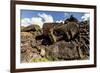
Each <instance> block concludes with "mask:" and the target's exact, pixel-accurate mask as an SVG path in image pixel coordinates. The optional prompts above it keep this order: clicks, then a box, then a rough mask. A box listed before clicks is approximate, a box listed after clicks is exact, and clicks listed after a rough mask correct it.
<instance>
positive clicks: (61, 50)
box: [21, 16, 90, 63]
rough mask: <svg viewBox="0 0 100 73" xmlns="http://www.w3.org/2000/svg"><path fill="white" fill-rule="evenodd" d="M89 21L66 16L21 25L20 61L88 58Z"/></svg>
mask: <svg viewBox="0 0 100 73" xmlns="http://www.w3.org/2000/svg"><path fill="white" fill-rule="evenodd" d="M89 49H90V48H89V22H88V21H82V22H79V21H78V20H77V19H76V18H74V17H72V16H71V17H70V18H69V19H67V20H65V23H44V25H43V28H40V27H39V26H38V25H30V26H27V27H22V28H21V62H23V63H25V62H46V61H60V60H84V59H89Z"/></svg>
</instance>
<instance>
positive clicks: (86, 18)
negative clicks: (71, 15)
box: [81, 13, 90, 21]
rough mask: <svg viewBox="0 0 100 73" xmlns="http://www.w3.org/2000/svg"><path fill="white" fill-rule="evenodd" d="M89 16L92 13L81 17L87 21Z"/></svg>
mask: <svg viewBox="0 0 100 73" xmlns="http://www.w3.org/2000/svg"><path fill="white" fill-rule="evenodd" d="M89 18H90V14H88V13H87V14H84V15H83V16H82V17H81V19H82V20H83V21H86V20H89Z"/></svg>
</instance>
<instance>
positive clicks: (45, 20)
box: [38, 13, 53, 23]
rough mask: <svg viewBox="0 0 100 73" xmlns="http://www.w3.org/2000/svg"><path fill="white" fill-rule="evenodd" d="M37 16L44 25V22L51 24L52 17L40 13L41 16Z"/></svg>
mask: <svg viewBox="0 0 100 73" xmlns="http://www.w3.org/2000/svg"><path fill="white" fill-rule="evenodd" d="M38 16H40V17H41V18H43V20H44V23H46V22H53V17H52V16H51V15H47V14H45V13H42V14H40V13H39V14H38Z"/></svg>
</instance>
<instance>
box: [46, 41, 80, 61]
mask: <svg viewBox="0 0 100 73" xmlns="http://www.w3.org/2000/svg"><path fill="white" fill-rule="evenodd" d="M46 53H47V54H48V55H49V56H51V57H53V58H58V59H63V60H72V59H79V58H80V54H79V51H78V47H77V46H75V45H74V44H72V43H70V42H65V41H59V42H57V43H55V44H54V45H51V46H49V47H48V48H47V49H46Z"/></svg>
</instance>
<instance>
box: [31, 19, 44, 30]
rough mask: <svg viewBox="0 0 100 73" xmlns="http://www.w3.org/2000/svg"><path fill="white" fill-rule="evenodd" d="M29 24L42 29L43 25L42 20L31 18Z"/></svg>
mask: <svg viewBox="0 0 100 73" xmlns="http://www.w3.org/2000/svg"><path fill="white" fill-rule="evenodd" d="M31 24H36V25H39V26H40V27H41V28H42V25H43V21H42V18H40V17H32V18H31Z"/></svg>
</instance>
